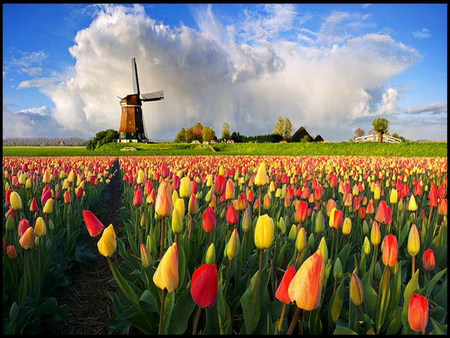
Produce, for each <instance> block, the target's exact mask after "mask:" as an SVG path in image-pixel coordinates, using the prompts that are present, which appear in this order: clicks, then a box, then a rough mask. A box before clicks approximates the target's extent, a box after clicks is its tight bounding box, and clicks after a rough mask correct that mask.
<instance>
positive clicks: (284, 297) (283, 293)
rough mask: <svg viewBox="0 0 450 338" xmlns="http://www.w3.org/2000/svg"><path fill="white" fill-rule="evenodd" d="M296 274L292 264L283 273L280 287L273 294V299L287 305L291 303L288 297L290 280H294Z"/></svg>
mask: <svg viewBox="0 0 450 338" xmlns="http://www.w3.org/2000/svg"><path fill="white" fill-rule="evenodd" d="M295 273H296V270H295V265H294V264H292V265H291V266H290V267H289V268H288V269H287V270H286V271H285V273H284V275H283V278H282V279H281V282H280V285H279V286H278V288H277V291H276V293H275V297H276V298H277V299H278V300H279V301H280V302H282V303H285V304H289V303H290V302H291V298H290V297H289V292H288V290H289V285H290V284H291V281H292V279H293V278H294V276H295Z"/></svg>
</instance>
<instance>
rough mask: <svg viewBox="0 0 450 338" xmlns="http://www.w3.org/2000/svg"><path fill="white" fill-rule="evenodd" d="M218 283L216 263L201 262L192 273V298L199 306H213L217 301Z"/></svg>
mask: <svg viewBox="0 0 450 338" xmlns="http://www.w3.org/2000/svg"><path fill="white" fill-rule="evenodd" d="M218 285H219V279H218V275H217V266H216V264H214V263H213V264H203V265H202V266H200V267H199V268H197V269H196V270H195V271H194V273H193V274H192V282H191V296H192V299H193V300H194V302H195V303H196V304H197V305H198V306H200V307H201V308H206V307H210V306H214V305H215V304H216V301H217V290H218Z"/></svg>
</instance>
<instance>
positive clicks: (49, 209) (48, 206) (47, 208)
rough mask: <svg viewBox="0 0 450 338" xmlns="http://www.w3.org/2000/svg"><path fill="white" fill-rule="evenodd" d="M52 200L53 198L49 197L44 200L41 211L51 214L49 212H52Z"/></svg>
mask: <svg viewBox="0 0 450 338" xmlns="http://www.w3.org/2000/svg"><path fill="white" fill-rule="evenodd" d="M53 202H54V199H53V198H49V199H48V200H47V202H45V205H44V209H42V212H43V213H44V214H51V213H53Z"/></svg>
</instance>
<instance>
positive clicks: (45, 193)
mask: <svg viewBox="0 0 450 338" xmlns="http://www.w3.org/2000/svg"><path fill="white" fill-rule="evenodd" d="M50 197H52V190H51V189H50V188H49V187H48V185H46V186H45V187H44V189H43V190H42V194H41V203H42V205H45V202H47V200H48V199H49V198H50Z"/></svg>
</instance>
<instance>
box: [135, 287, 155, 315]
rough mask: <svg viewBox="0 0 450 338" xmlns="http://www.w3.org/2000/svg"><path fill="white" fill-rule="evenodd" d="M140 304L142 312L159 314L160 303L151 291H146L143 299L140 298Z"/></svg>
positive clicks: (142, 296)
mask: <svg viewBox="0 0 450 338" xmlns="http://www.w3.org/2000/svg"><path fill="white" fill-rule="evenodd" d="M139 302H140V303H141V306H142V310H144V311H147V312H155V313H158V303H157V302H156V300H155V297H154V296H153V294H152V293H151V292H150V291H149V290H145V291H144V292H143V293H142V295H141V297H140V298H139Z"/></svg>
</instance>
